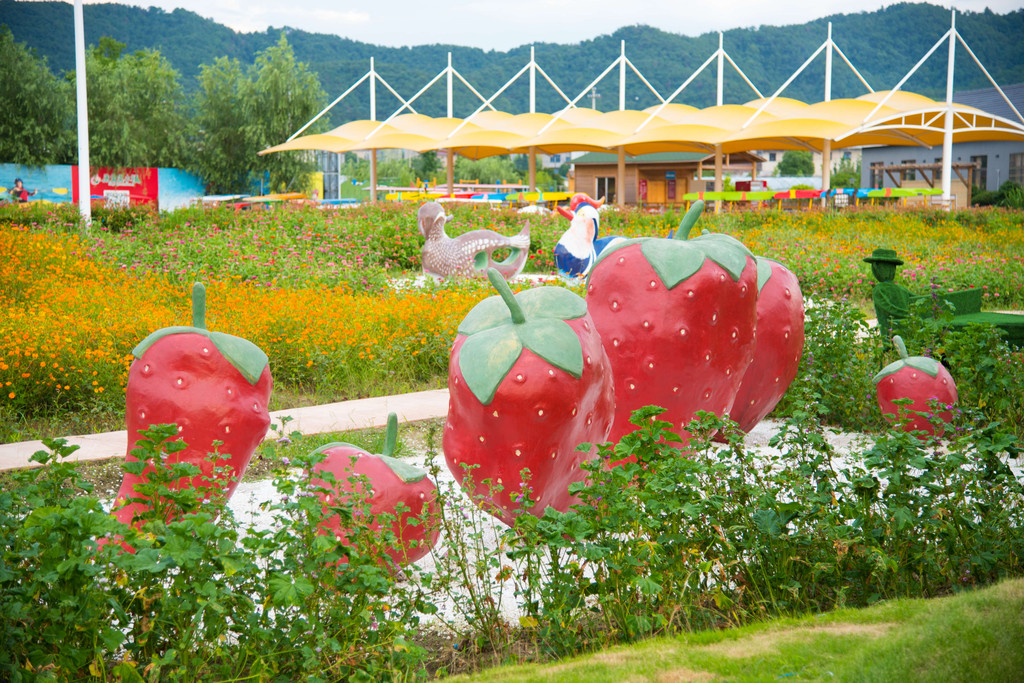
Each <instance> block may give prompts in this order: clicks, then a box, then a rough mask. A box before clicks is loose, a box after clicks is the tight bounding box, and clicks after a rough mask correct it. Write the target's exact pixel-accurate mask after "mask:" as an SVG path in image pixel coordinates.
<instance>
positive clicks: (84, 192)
mask: <svg viewBox="0 0 1024 683" xmlns="http://www.w3.org/2000/svg"><path fill="white" fill-rule="evenodd" d="M75 91H76V93H77V96H78V211H79V213H81V214H82V220H83V221H84V222H85V225H86V227H88V226H89V225H90V224H91V223H92V203H91V200H92V197H91V195H92V191H91V189H90V187H91V185H90V183H89V178H90V168H89V105H88V98H87V97H86V92H85V22H84V21H83V19H82V0H75Z"/></svg>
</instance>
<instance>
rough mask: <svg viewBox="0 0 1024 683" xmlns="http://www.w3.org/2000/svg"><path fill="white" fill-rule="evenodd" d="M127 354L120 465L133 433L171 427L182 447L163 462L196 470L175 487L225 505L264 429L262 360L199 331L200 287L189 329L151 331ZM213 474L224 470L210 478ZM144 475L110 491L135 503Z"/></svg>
mask: <svg viewBox="0 0 1024 683" xmlns="http://www.w3.org/2000/svg"><path fill="white" fill-rule="evenodd" d="M132 353H133V354H134V355H135V360H134V361H133V362H132V365H131V367H130V368H129V370H128V388H127V399H126V407H125V418H126V421H127V423H128V454H127V456H126V457H125V460H127V461H129V462H130V461H133V460H135V457H134V456H133V455H132V450H133V449H134V448H135V444H136V442H137V441H138V439H139V430H141V429H147V428H149V427H150V426H151V425H154V424H171V423H173V424H177V425H178V435H179V436H180V437H181V439H182V441H184V442H185V443H186V444H188V447H187V448H186V449H184V450H182V451H179V452H177V453H173V454H171V455H170V456H169V457H168V460H169V461H172V462H189V463H192V464H194V465H197V466H198V467H199V468H200V469H201V470H202V474H201V475H199V476H196V477H192V478H186V479H183V480H181V481H179V482H178V484H177V486H178V487H180V488H184V487H188V486H191V487H195V488H197V489H210V488H215V489H217V491H216V493H217V494H218V495H222V496H224V498H225V499H227V498H229V497H230V496H231V494H232V493H234V491H235V488H236V487H237V486H238V481H239V480H240V479H241V478H242V475H243V474H245V469H246V467H247V466H248V465H249V460H250V459H251V458H252V454H253V452H254V451H255V450H256V447H257V446H258V445H259V444H260V442H261V441H262V440H263V438H264V437H265V436H266V434H267V428H268V427H269V426H270V414H269V413H268V412H267V403H268V401H269V400H270V390H271V386H272V385H273V380H272V379H271V377H270V366H269V364H268V362H267V355H266V354H265V353H263V351H261V350H260V349H259V348H258V347H257V346H256V345H255V344H253V343H252V342H250V341H247V340H245V339H241V338H239V337H234V336H232V335H229V334H224V333H222V332H210V331H209V330H207V329H206V289H205V287H203V285H202V284H200V283H196V284H195V286H194V287H193V288H192V327H166V328H164V329H162V330H157V331H156V332H154V333H153V334H151V335H149V336H148V337H146V338H145V339H144V340H142V342H140V343H139V345H138V346H136V347H135V349H134V350H133V351H132ZM215 442H219V443H220V445H216V443H215ZM214 451H216V452H217V453H219V454H220V455H221V456H222V459H220V460H219V461H217V462H216V463H215V462H211V461H210V459H209V457H208V456H209V454H210V453H213V452H214ZM224 456H226V457H224ZM215 467H216V468H218V469H222V468H223V469H225V470H227V471H221V472H218V473H216V474H215V473H214V468H215ZM147 471H148V470H147ZM147 471H143V473H142V474H141V475H134V474H131V473H125V476H124V481H123V482H122V483H121V488H120V489H119V490H118V492H117V501H118V502H119V503H120V502H123V501H126V500H127V499H128V498H134V497H136V493H135V486H136V484H138V483H139V482H141V481H146V480H147ZM209 480H212V481H209ZM210 493H211V494H213V493H214V492H213V491H211V492H210ZM145 507H146V506H145V505H144V504H142V503H138V502H136V503H129V504H127V505H123V506H122V507H120V508H119V509H117V510H115V512H114V514H115V516H116V517H117V519H119V520H120V521H122V522H124V523H125V524H129V523H131V522H132V520H133V519H134V518H135V516H136V514H137V513H138V512H139V511H141V510H142V509H144V508H145Z"/></svg>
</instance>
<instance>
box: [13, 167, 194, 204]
mask: <svg viewBox="0 0 1024 683" xmlns="http://www.w3.org/2000/svg"><path fill="white" fill-rule="evenodd" d="M15 178H21V179H22V181H23V182H24V184H25V187H26V188H27V189H28V190H29V191H30V192H31V191H32V190H35V191H36V194H35V195H34V196H33V197H32V199H33V200H45V201H49V202H55V203H56V202H77V201H78V167H77V166H65V165H53V166H36V167H30V166H20V165H18V164H0V188H4V189H3V190H2V191H6V188H9V187H12V186H13V185H14V179H15ZM89 185H90V188H91V189H90V195H91V196H92V199H93V201H105V202H107V203H109V204H155V205H156V207H157V208H158V209H159V210H161V211H170V210H173V209H178V208H181V207H184V206H188V205H189V204H191V203H192V202H194V201H197V200H199V199H200V198H202V196H203V194H204V192H203V190H204V187H203V182H202V180H200V179H199V177H198V176H196V175H193V174H192V173H188V172H186V171H181V170H178V169H176V168H97V167H93V169H92V175H91V176H90V183H89Z"/></svg>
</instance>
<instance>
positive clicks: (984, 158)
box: [971, 154, 988, 190]
mask: <svg viewBox="0 0 1024 683" xmlns="http://www.w3.org/2000/svg"><path fill="white" fill-rule="evenodd" d="M971 163H972V164H975V166H974V181H973V185H974V186H975V187H980V188H981V189H983V190H984V189H985V188H987V187H988V155H987V154H981V155H978V156H974V157H971Z"/></svg>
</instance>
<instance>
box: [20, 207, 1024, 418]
mask: <svg viewBox="0 0 1024 683" xmlns="http://www.w3.org/2000/svg"><path fill="white" fill-rule="evenodd" d="M415 209H416V207H415V206H413V205H408V206H401V205H383V206H373V207H362V208H358V209H349V210H337V211H324V210H319V209H309V208H302V209H299V208H290V207H280V208H279V209H277V210H273V211H249V212H241V213H235V212H234V211H231V210H229V209H189V210H183V211H178V212H174V213H169V214H160V215H150V214H145V213H141V214H140V213H138V212H136V213H135V214H131V215H130V216H125V217H124V219H125V220H124V222H120V223H119V222H116V221H114V220H112V219H111V217H110V215H107V216H104V217H103V220H105V221H106V222H105V223H103V224H102V225H99V226H98V227H97V228H96V229H94V230H93V231H90V232H82V231H81V230H80V229H79V228H78V227H77V225H76V224H75V222H74V216H73V214H70V213H68V212H67V211H66V210H58V211H56V212H52V213H48V214H47V213H42V212H41V211H36V212H34V213H33V212H25V211H18V212H17V213H10V210H9V209H8V210H3V211H0V248H2V249H3V252H2V253H4V254H6V255H7V257H6V258H5V259H4V260H3V261H2V262H0V312H2V315H0V414H2V415H5V416H8V417H9V418H11V421H14V420H16V419H18V418H21V419H24V418H32V417H35V416H43V415H60V414H62V413H67V412H68V411H91V412H96V411H98V412H100V413H104V412H105V413H111V414H114V413H116V412H117V411H120V410H122V409H123V390H124V382H125V378H126V373H127V367H128V364H129V363H130V360H131V357H130V353H131V349H132V348H133V346H134V345H135V344H136V343H137V342H138V341H140V340H142V339H143V338H144V337H145V336H146V335H148V334H149V332H151V331H153V330H155V329H158V328H161V327H165V326H168V325H174V324H183V323H187V321H188V319H189V313H188V291H189V289H190V287H191V285H192V283H193V281H195V280H196V279H200V280H203V281H204V282H206V283H207V286H208V289H209V292H210V294H209V299H210V311H209V322H210V325H211V329H219V330H221V331H224V332H227V333H229V334H235V335H238V336H242V337H245V338H248V339H251V340H253V341H254V342H255V343H256V344H258V345H259V346H261V347H262V348H263V349H264V350H265V351H266V352H267V354H268V355H269V356H270V359H271V369H272V372H273V374H274V377H275V381H276V383H277V386H278V388H279V393H281V391H280V390H281V389H288V390H290V391H293V392H294V393H296V394H299V395H315V396H318V397H320V398H321V400H324V399H326V400H342V399H345V398H354V397H359V396H367V395H380V393H381V392H385V393H399V392H401V391H407V390H411V389H418V388H427V387H440V386H443V383H444V376H445V369H446V366H447V361H448V349H449V345H450V343H451V340H452V339H453V338H454V336H455V328H456V326H457V325H458V323H459V321H460V320H461V319H462V317H463V316H464V315H465V314H466V312H468V311H469V309H470V308H472V306H473V305H474V304H475V303H476V302H477V301H479V300H480V299H481V298H483V297H485V296H489V295H490V292H489V291H488V289H487V288H486V287H485V286H484V285H483V284H480V283H475V282H464V283H456V284H437V283H432V282H431V283H428V284H426V285H425V286H423V287H405V286H400V287H396V286H395V284H394V278H396V277H397V278H408V277H409V273H410V272H416V270H417V268H418V264H419V261H418V259H419V248H420V244H421V239H422V238H421V237H420V236H419V234H418V232H417V230H416V226H415V218H414V212H415ZM5 211H6V213H5ZM452 212H453V214H454V218H453V220H452V221H451V222H450V223H449V232H450V234H457V233H460V232H463V231H466V230H471V229H477V228H485V227H489V228H494V229H497V230H499V231H501V232H504V233H505V234H512V233H514V232H517V231H518V229H519V227H520V223H521V221H522V220H524V218H523V217H522V216H521V215H520V214H517V213H515V212H514V211H511V210H500V211H494V210H490V209H487V208H479V207H454V208H453V209H452ZM110 214H111V215H116V213H115V212H110ZM15 218H16V219H19V220H20V221H22V222H23V223H25V224H26V225H20V224H15V223H13V222H12V221H13V220H14V219H15ZM529 220H530V222H531V227H532V236H533V240H534V241H533V246H531V261H530V265H529V267H528V271H533V272H548V273H549V272H551V271H552V270H553V264H552V260H551V259H552V257H551V252H552V249H553V247H554V244H555V242H556V241H557V239H558V236H559V235H560V234H561V232H562V231H563V230H564V229H565V221H564V219H563V218H560V217H550V216H540V217H537V216H532V217H530V218H529ZM678 220H679V216H678V215H676V214H673V213H671V212H670V213H666V214H661V215H649V214H645V213H642V212H639V211H623V212H617V211H608V212H606V213H604V214H603V221H604V226H603V228H602V232H608V233H616V234H624V235H639V234H663V233H667V232H668V230H670V229H672V228H674V227H675V226H676V224H677V223H678ZM705 222H706V224H707V225H708V227H709V228H711V229H718V230H722V231H724V232H727V233H730V234H733V235H735V236H736V237H738V238H739V239H741V240H742V241H744V242H745V243H746V244H747V245H748V246H749V247H750V248H751V250H752V251H754V252H755V253H758V254H766V255H771V256H773V257H775V258H777V259H778V260H780V261H782V262H783V263H786V264H787V265H788V266H789V267H790V268H791V269H793V270H794V272H796V274H797V275H798V277H799V279H800V284H801V288H802V289H803V291H804V295H805V296H806V297H808V298H812V299H814V300H816V301H847V300H848V301H849V302H852V308H853V309H856V308H861V309H867V310H870V304H869V303H868V302H869V301H870V293H871V287H872V286H873V280H872V278H871V277H870V275H868V268H867V264H865V263H863V261H862V259H863V257H864V255H865V254H868V253H870V252H871V251H872V250H873V249H874V248H876V247H877V246H883V245H895V246H898V247H899V249H900V253H901V256H902V257H903V258H904V260H905V261H906V262H907V263H906V265H905V266H904V267H903V269H902V270H901V271H900V275H899V279H900V280H901V281H902V282H904V283H905V284H906V285H907V286H909V287H912V288H915V289H918V290H920V291H922V292H924V291H927V290H947V289H958V288H965V287H971V286H974V287H980V288H982V289H984V290H985V292H986V294H985V301H986V304H985V305H986V307H999V308H1004V307H1010V308H1012V307H1022V306H1024V228H1022V223H1024V213H1022V212H1010V211H996V210H988V211H971V212H961V213H958V214H954V215H952V216H948V215H946V214H942V213H929V212H897V211H868V210H864V211H850V212H844V213H841V214H834V213H818V212H809V213H803V214H787V213H780V212H761V213H742V214H722V215H719V216H713V215H708V216H707V217H706V221H705ZM112 227H115V228H116V229H117V231H114V230H113V229H112ZM915 283H916V284H915ZM524 286H526V285H524ZM847 305H848V304H844V306H847ZM836 320H843V321H844V322H843V325H842V327H841V328H834V327H833V325H832V322H833V321H836ZM862 323H863V316H858V315H856V314H855V312H854V311H852V310H851V311H849V312H846V313H839V314H838V317H836V316H835V315H833V316H831V317H829V318H828V319H823V320H819V321H817V322H816V323H814V325H813V326H809V328H808V347H807V350H806V352H805V358H804V360H803V362H802V370H801V375H800V376H799V377H798V379H797V382H798V383H799V382H801V381H803V382H814V383H815V384H816V386H818V387H819V393H820V394H821V396H822V398H821V400H822V401H823V402H824V404H825V405H826V406H828V407H829V411H828V414H829V416H830V419H832V420H833V421H834V422H835V423H836V424H839V425H841V426H843V427H845V428H848V429H856V430H863V429H874V428H877V426H878V425H877V423H876V421H875V420H874V415H875V410H874V406H873V397H872V395H871V389H872V388H871V386H870V384H869V382H868V380H869V379H870V377H871V375H872V374H873V373H874V372H875V371H877V370H878V368H880V367H882V366H883V365H885V363H886V362H888V361H887V357H888V356H891V355H892V351H891V349H889V348H888V347H887V346H886V345H882V344H874V345H864V344H859V345H858V346H856V347H854V346H853V344H854V339H855V337H854V336H852V334H853V331H857V332H858V334H859V335H860V336H861V337H864V336H870V335H869V334H868V332H867V328H866V326H863V324H862ZM826 330H827V332H826ZM922 330H924V332H923V337H922V339H921V340H920V344H919V345H918V348H920V349H921V350H925V349H929V348H931V349H935V350H937V351H938V352H941V353H944V354H946V355H947V357H949V362H950V363H951V364H952V365H953V367H958V371H960V372H964V373H968V374H970V378H969V379H968V380H967V381H961V380H959V379H958V382H961V384H963V386H965V387H967V388H968V391H967V392H966V394H965V393H964V392H963V391H962V399H963V400H968V401H974V403H971V405H974V406H978V407H983V408H985V409H986V410H988V411H989V415H990V417H992V418H993V419H999V420H1002V421H1004V422H1006V423H1007V424H1016V425H1018V427H1017V429H1018V430H1020V431H1021V433H1024V427H1020V426H1019V425H1021V424H1024V419H1022V418H1024V408H1022V407H1021V406H1022V405H1024V400H1017V399H1018V397H1019V396H1020V392H1021V389H1020V386H1021V385H1022V384H1024V381H1021V380H1022V378H1024V370H1022V369H1021V368H1022V365H1024V361H1022V360H1021V357H1020V354H1016V355H1014V354H1012V353H1010V352H1008V351H1006V350H1000V349H999V348H998V344H997V343H996V341H995V340H991V339H989V340H987V341H986V340H983V339H980V338H978V337H977V335H975V338H973V340H971V339H968V340H964V338H963V336H962V335H961V336H960V337H956V336H954V337H950V336H948V335H947V334H946V333H945V332H944V331H942V330H941V329H931V328H929V327H927V326H923V327H922ZM929 330H930V331H929ZM928 335H930V337H928ZM926 337H927V338H926ZM836 339H842V340H843V342H842V343H841V344H837V343H836V341H835V340H836ZM951 339H952V340H953V341H956V339H960V340H961V341H962V342H963V343H959V344H958V343H953V344H950V343H948V342H950V340H951ZM910 341H912V340H908V342H910ZM968 342H969V343H968ZM855 349H856V350H855ZM950 354H952V355H950ZM838 387H843V388H844V389H843V390H838ZM970 387H976V390H971V389H970ZM792 408H793V406H792V405H791V404H790V403H786V402H784V403H783V405H782V406H781V408H780V410H782V411H787V410H792ZM3 436H4V435H3V434H0V437H3ZM4 438H10V437H4Z"/></svg>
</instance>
